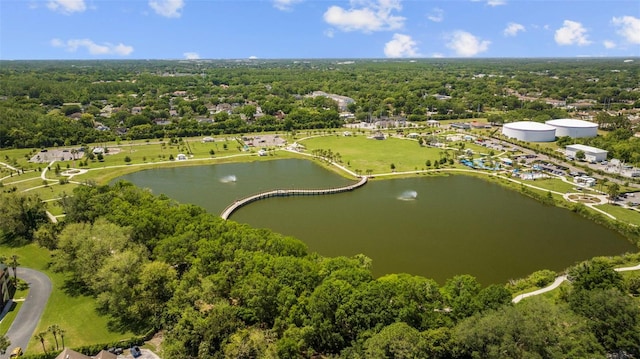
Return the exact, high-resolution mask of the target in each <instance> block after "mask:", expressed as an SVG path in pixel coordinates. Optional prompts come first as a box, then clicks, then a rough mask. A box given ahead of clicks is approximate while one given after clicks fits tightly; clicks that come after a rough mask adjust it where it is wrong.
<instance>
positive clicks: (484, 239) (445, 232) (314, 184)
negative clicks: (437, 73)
mask: <svg viewBox="0 0 640 359" xmlns="http://www.w3.org/2000/svg"><path fill="white" fill-rule="evenodd" d="M120 179H124V180H127V181H131V182H133V183H134V184H136V185H138V186H140V187H146V188H150V189H151V190H152V191H153V193H155V194H160V193H164V194H166V195H168V196H169V197H171V198H174V199H175V200H177V201H179V202H182V203H193V204H196V205H199V206H202V207H204V208H206V209H207V210H208V211H210V212H211V213H214V214H220V213H221V212H222V210H223V209H224V208H225V207H226V206H227V205H228V204H230V203H232V202H233V201H235V200H236V199H239V198H242V197H245V196H248V195H250V194H255V193H257V192H260V191H264V190H269V189H275V188H328V187H336V186H341V185H344V184H347V183H353V182H354V181H355V180H354V181H350V180H347V179H344V178H342V177H340V176H338V175H337V174H335V173H332V172H330V171H327V170H325V169H323V168H322V167H320V166H318V165H316V164H315V163H313V162H311V161H305V160H275V161H266V162H253V163H238V164H221V165H210V166H196V167H181V168H167V169H154V170H147V171H142V172H136V173H132V174H129V175H126V176H123V177H121V178H120ZM231 220H234V221H238V222H243V223H248V224H250V225H252V226H254V227H264V228H270V229H272V230H274V231H276V232H279V233H283V234H285V235H290V236H293V237H296V238H299V239H300V240H302V241H304V242H305V243H306V244H307V245H308V247H309V249H310V250H312V251H316V252H318V253H320V254H322V255H326V256H339V255H345V256H352V255H354V254H358V253H363V254H365V255H366V256H368V257H370V258H372V259H373V272H374V274H375V275H376V276H380V275H384V274H386V273H399V272H406V273H411V274H417V275H422V276H425V277H429V278H433V279H435V280H437V281H438V282H440V283H441V284H442V283H444V281H445V280H446V279H447V278H450V277H452V276H454V275H456V274H471V275H474V276H475V277H477V278H478V280H479V281H480V282H481V283H483V284H491V283H504V282H506V281H507V280H509V279H512V278H519V277H523V276H526V275H528V274H530V273H532V272H534V271H536V270H539V269H552V270H562V269H564V268H566V267H568V266H570V265H572V264H574V263H575V262H577V261H580V260H584V259H587V258H591V257H594V256H599V255H617V254H622V253H625V252H635V251H637V248H636V247H635V246H633V245H632V244H631V243H630V242H628V241H627V240H626V239H625V238H624V237H622V236H621V235H619V234H618V233H616V232H614V231H612V230H609V229H606V228H604V227H603V226H600V225H597V224H595V223H593V222H591V221H589V220H587V219H584V218H582V217H580V216H578V215H576V214H574V213H572V212H570V211H567V210H564V209H560V208H555V207H550V206H545V205H542V204H541V203H539V202H537V201H535V200H532V199H530V198H528V197H525V196H523V195H521V194H519V193H517V192H515V191H511V190H508V189H505V188H503V187H501V186H499V185H497V184H494V183H489V182H485V181H483V180H480V179H477V178H473V177H467V176H461V175H456V176H453V175H452V176H447V177H444V176H443V177H435V176H434V177H429V176H424V177H419V178H409V179H390V180H384V181H370V182H369V183H368V184H367V185H365V186H364V187H362V188H360V189H357V190H355V191H352V192H347V193H342V194H336V195H327V196H309V197H285V198H271V199H267V200H262V201H257V202H254V203H251V204H249V205H247V206H245V207H243V208H241V209H239V210H238V211H236V212H235V213H234V214H233V215H232V216H231Z"/></svg>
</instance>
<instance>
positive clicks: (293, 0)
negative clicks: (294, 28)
mask: <svg viewBox="0 0 640 359" xmlns="http://www.w3.org/2000/svg"><path fill="white" fill-rule="evenodd" d="M300 2H302V0H273V6H275V8H276V9H279V10H282V11H289V10H291V9H292V8H293V5H295V4H297V3H300Z"/></svg>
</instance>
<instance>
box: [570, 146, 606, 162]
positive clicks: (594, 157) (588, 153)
mask: <svg viewBox="0 0 640 359" xmlns="http://www.w3.org/2000/svg"><path fill="white" fill-rule="evenodd" d="M578 151H582V152H584V159H585V160H587V161H588V162H602V161H604V160H606V159H607V153H608V151H605V150H601V149H599V148H595V147H591V146H585V145H579V144H578V145H569V146H567V147H566V154H567V156H569V157H573V158H575V157H576V154H577V153H578Z"/></svg>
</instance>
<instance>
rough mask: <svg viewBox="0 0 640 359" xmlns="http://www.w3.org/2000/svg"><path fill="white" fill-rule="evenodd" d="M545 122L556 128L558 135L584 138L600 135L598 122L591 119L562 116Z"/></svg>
mask: <svg viewBox="0 0 640 359" xmlns="http://www.w3.org/2000/svg"><path fill="white" fill-rule="evenodd" d="M545 123H546V124H547V125H549V126H553V127H555V128H556V136H557V137H565V136H569V137H571V138H584V137H596V136H597V135H598V124H597V123H593V122H589V121H582V120H574V119H570V118H561V119H558V120H549V121H547V122H545Z"/></svg>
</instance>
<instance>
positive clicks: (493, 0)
mask: <svg viewBox="0 0 640 359" xmlns="http://www.w3.org/2000/svg"><path fill="white" fill-rule="evenodd" d="M506 4H507V1H506V0H487V5H489V6H500V5H506Z"/></svg>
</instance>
